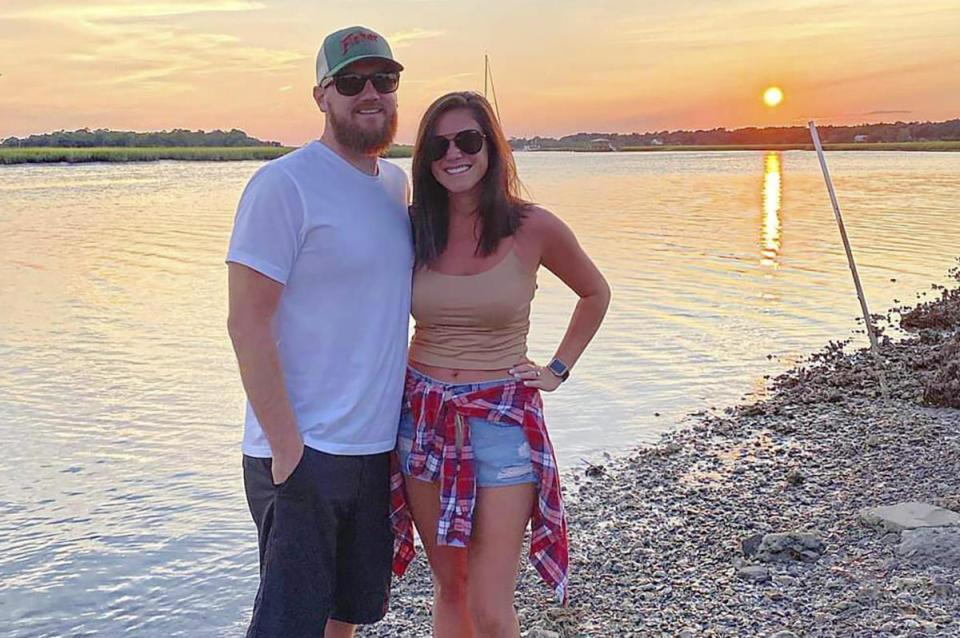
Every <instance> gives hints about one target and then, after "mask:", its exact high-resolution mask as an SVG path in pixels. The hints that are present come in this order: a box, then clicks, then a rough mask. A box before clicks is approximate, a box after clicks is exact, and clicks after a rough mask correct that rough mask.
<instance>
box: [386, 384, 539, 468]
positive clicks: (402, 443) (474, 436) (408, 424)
mask: <svg viewBox="0 0 960 638" xmlns="http://www.w3.org/2000/svg"><path fill="white" fill-rule="evenodd" d="M437 383H439V382H437ZM500 383H503V381H488V382H485V383H464V384H457V385H451V387H452V388H453V389H454V392H456V391H457V390H458V389H460V388H461V387H462V388H463V390H464V391H466V392H470V391H474V390H478V389H481V388H484V387H487V386H490V385H496V384H500ZM469 422H470V442H471V443H472V444H473V454H474V457H475V459H474V463H475V468H476V477H477V485H478V486H479V487H502V486H504V485H520V484H522V483H536V482H537V478H536V475H535V474H534V472H533V464H532V463H531V462H530V444H529V443H527V436H526V434H524V431H523V428H521V427H518V426H515V425H502V424H500V423H494V422H493V421H487V420H485V419H479V418H476V417H470V418H469ZM412 446H413V418H412V417H411V415H410V411H409V410H408V409H407V408H406V407H404V408H403V410H402V411H401V413H400V429H399V431H398V433H397V453H398V456H399V457H400V470H401V471H402V472H403V474H404V476H410V448H411V447H412Z"/></svg>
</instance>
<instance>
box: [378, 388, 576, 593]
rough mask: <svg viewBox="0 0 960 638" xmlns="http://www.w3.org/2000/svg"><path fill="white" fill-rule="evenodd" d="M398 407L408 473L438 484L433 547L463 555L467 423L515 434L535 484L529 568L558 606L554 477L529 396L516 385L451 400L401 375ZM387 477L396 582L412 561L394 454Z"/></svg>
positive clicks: (559, 554)
mask: <svg viewBox="0 0 960 638" xmlns="http://www.w3.org/2000/svg"><path fill="white" fill-rule="evenodd" d="M404 403H405V404H406V407H407V408H408V409H409V410H410V412H411V416H412V419H413V425H414V435H413V447H412V449H411V451H410V471H411V475H412V476H413V477H414V478H417V479H421V480H426V481H431V482H435V481H438V480H439V481H440V520H439V523H438V525H437V544H438V545H449V546H454V547H466V546H467V543H468V542H469V540H470V532H471V529H472V527H473V510H474V506H475V505H476V502H477V481H476V472H475V468H474V455H473V445H472V444H471V442H470V425H469V417H478V418H481V419H484V420H487V421H493V422H496V423H499V424H501V425H513V426H517V427H522V428H523V431H524V434H525V435H526V437H527V441H528V443H529V444H530V460H531V462H532V464H533V471H534V474H535V476H536V478H537V482H536V488H537V498H536V499H535V501H534V506H533V514H532V517H531V525H530V528H531V536H530V562H531V564H532V565H533V566H534V568H535V569H536V570H537V572H539V574H540V576H541V577H542V578H543V580H544V581H545V582H546V583H547V585H549V586H550V588H551V589H552V590H553V591H554V592H555V593H556V594H557V596H558V597H559V598H560V600H561V601H566V598H567V574H568V549H567V548H568V545H567V520H566V516H565V514H564V511H563V501H562V500H561V496H560V475H559V472H558V469H557V461H556V457H555V456H554V454H553V446H552V445H551V444H550V439H549V437H548V436H547V428H546V425H545V424H544V421H543V402H542V400H541V398H540V392H539V391H538V390H537V389H536V388H530V387H527V386H525V385H523V382H522V381H516V382H512V381H505V382H504V383H503V384H500V385H496V386H492V387H486V388H481V389H479V390H474V391H466V392H462V393H460V394H456V393H455V388H451V387H450V386H449V385H444V384H440V383H436V382H432V381H431V380H429V379H426V378H424V377H423V375H419V374H414V373H411V372H410V371H408V372H407V379H406V388H405V392H404ZM392 456H393V466H392V468H391V477H390V498H391V504H390V505H391V507H390V519H391V525H392V527H393V532H394V544H393V571H394V573H395V574H396V575H397V576H402V575H403V573H404V572H405V571H406V569H407V566H408V565H409V564H410V561H412V560H413V557H414V553H415V550H414V547H413V520H412V518H411V514H410V510H409V509H408V508H407V503H406V496H405V494H404V490H403V475H402V473H401V471H400V463H399V460H398V457H397V453H396V451H394V453H393V455H392Z"/></svg>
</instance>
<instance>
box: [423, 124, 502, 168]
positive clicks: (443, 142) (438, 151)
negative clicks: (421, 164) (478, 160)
mask: <svg viewBox="0 0 960 638" xmlns="http://www.w3.org/2000/svg"><path fill="white" fill-rule="evenodd" d="M486 137H487V136H486V135H484V134H483V133H481V132H480V131H478V130H476V129H472V128H471V129H467V130H465V131H460V132H459V133H457V134H456V135H454V136H453V139H452V140H451V139H450V138H448V137H443V136H442V135H434V136H433V137H432V138H431V139H430V140H428V141H427V144H426V151H427V156H428V157H429V158H430V161H432V162H436V161H437V160H438V159H440V158H441V157H443V156H444V155H446V154H447V149H448V148H450V142H453V143H454V145H455V146H456V147H457V148H459V149H460V150H461V151H463V152H464V153H466V154H467V155H476V154H477V153H479V152H480V149H481V148H483V140H484V138H486Z"/></svg>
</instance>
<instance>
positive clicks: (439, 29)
mask: <svg viewBox="0 0 960 638" xmlns="http://www.w3.org/2000/svg"><path fill="white" fill-rule="evenodd" d="M352 24H362V25H365V26H368V27H370V28H373V29H375V30H377V31H379V32H380V33H381V34H383V35H385V36H387V38H388V40H390V42H391V44H392V45H393V48H394V54H395V56H396V57H397V59H398V60H400V61H401V62H402V63H403V64H404V65H405V66H406V71H405V72H404V74H403V79H402V81H401V86H400V94H399V99H400V132H399V136H398V141H399V142H407V143H409V142H412V140H413V136H414V134H415V130H416V124H417V121H418V120H419V117H420V115H421V114H422V113H423V110H424V108H425V107H426V106H427V104H429V102H430V101H431V100H432V99H433V98H435V97H437V96H438V95H440V94H442V93H444V92H446V91H450V90H457V89H481V90H482V88H483V55H484V53H487V54H489V55H490V59H491V65H492V68H493V73H494V79H495V82H496V90H497V97H498V98H499V103H500V111H501V116H502V120H503V123H504V128H505V130H506V132H507V134H508V135H509V136H517V137H521V136H522V137H528V136H532V135H545V136H561V135H565V134H569V133H576V132H579V131H590V132H624V133H628V132H634V131H636V132H645V131H654V130H662V129H678V128H713V127H715V126H725V127H728V128H735V127H741V126H748V125H778V124H784V125H785V124H798V123H805V122H806V120H808V119H810V118H815V119H816V120H817V121H818V122H821V123H845V124H846V123H857V122H866V121H895V120H943V119H950V118H954V117H960V2H958V0H915V1H912V2H904V1H903V0H856V1H855V0H851V1H847V2H843V1H836V0H780V1H779V2H771V1H770V0H766V1H759V0H638V1H627V0H606V1H604V0H596V1H594V2H584V1H582V0H580V1H576V2H574V1H569V0H534V1H527V0H485V1H483V2H481V1H475V0H461V1H459V2H449V1H446V2H435V1H432V0H390V1H387V0H376V1H374V0H369V1H367V2H359V1H355V0H323V1H322V2H319V1H317V2H313V1H311V2H307V1H305V0H297V1H294V0H263V1H244V0H179V1H178V0H170V1H167V2H163V1H153V0H143V1H138V2H121V1H117V0H97V1H90V2H86V1H83V0H70V1H67V0H59V1H45V0H39V1H37V2H26V1H24V0H0V25H2V33H3V36H2V38H0V74H2V75H0V138H4V137H7V136H11V135H18V136H22V135H27V134H30V133H41V132H49V131H53V130H57V129H76V128H81V127H89V128H101V127H103V128H112V129H132V130H140V131H144V130H160V129H171V128H189V129H197V128H202V129H207V130H209V129H215V128H222V129H230V128H234V127H235V128H240V129H243V130H245V131H246V132H247V133H249V134H251V135H253V136H255V137H259V138H262V139H271V140H279V141H282V142H284V143H287V144H293V145H296V144H300V143H302V142H304V141H306V140H309V139H311V138H313V137H316V136H317V135H319V133H320V132H321V131H322V127H323V117H322V115H321V114H320V113H319V111H317V109H316V106H315V105H314V103H313V101H312V98H311V88H312V85H313V83H314V81H315V80H314V60H315V56H316V51H317V47H318V46H319V44H320V42H321V40H322V39H323V36H324V35H325V34H327V33H329V32H331V31H334V30H336V29H339V28H342V27H345V26H349V25H352ZM773 85H776V86H779V87H781V88H782V89H783V92H784V99H783V102H782V103H781V104H780V105H779V106H777V107H776V108H770V107H768V106H766V105H764V103H763V101H762V95H763V91H764V89H766V88H767V87H769V86H773Z"/></svg>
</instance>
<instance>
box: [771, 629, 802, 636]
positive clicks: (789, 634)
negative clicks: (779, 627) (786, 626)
mask: <svg viewBox="0 0 960 638" xmlns="http://www.w3.org/2000/svg"><path fill="white" fill-rule="evenodd" d="M770 638H799V637H798V636H797V634H795V633H793V632H792V631H787V630H783V631H778V632H777V633H775V634H770Z"/></svg>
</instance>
